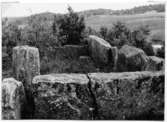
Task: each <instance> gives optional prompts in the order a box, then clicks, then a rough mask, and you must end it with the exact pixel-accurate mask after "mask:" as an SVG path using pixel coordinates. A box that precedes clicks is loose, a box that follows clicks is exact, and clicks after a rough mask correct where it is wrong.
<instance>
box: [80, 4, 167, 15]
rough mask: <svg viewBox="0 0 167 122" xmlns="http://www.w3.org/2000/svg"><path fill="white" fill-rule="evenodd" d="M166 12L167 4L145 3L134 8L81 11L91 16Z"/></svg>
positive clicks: (81, 13)
mask: <svg viewBox="0 0 167 122" xmlns="http://www.w3.org/2000/svg"><path fill="white" fill-rule="evenodd" d="M149 11H155V12H165V4H156V5H145V6H139V7H134V8H132V9H123V10H111V9H94V10H86V11H81V12H79V14H80V15H84V16H85V17H90V16H94V15H125V14H126V15H129V14H143V13H145V12H149Z"/></svg>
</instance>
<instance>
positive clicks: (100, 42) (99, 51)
mask: <svg viewBox="0 0 167 122" xmlns="http://www.w3.org/2000/svg"><path fill="white" fill-rule="evenodd" d="M88 46H89V51H90V53H91V56H92V58H93V59H94V61H95V62H97V63H103V64H108V63H109V53H110V50H111V45H110V44H109V43H108V42H107V41H105V40H104V39H102V38H99V37H97V36H93V35H90V36H89V40H88Z"/></svg>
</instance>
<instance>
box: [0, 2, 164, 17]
mask: <svg viewBox="0 0 167 122" xmlns="http://www.w3.org/2000/svg"><path fill="white" fill-rule="evenodd" d="M89 1H90V0H89ZM89 1H88V0H87V1H84V2H83V1H81V2H79V3H78V2H71V1H70V2H69V1H67V0H66V1H64V2H57V3H55V2H54V3H53V2H52V1H51V2H50V1H49V2H47V3H46V2H41V3H39V2H32V1H31V2H21V1H17V2H3V3H2V4H1V8H2V9H1V12H2V17H22V16H29V15H31V14H36V13H41V12H53V13H66V12H67V6H68V5H70V6H71V7H72V8H73V9H74V11H82V10H88V9H97V8H105V9H112V10H120V9H128V8H133V7H135V6H141V5H149V4H158V3H160V2H157V1H156V2H155V1H147V0H138V1H137V0H131V1H130V0H122V1H121V0H115V2H114V1H113V2H108V1H107V2H95V1H94V2H89ZM96 1H97V0H96ZM103 1H104V0H103ZM161 3H162V1H161Z"/></svg>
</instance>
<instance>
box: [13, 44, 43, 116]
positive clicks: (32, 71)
mask: <svg viewBox="0 0 167 122" xmlns="http://www.w3.org/2000/svg"><path fill="white" fill-rule="evenodd" d="M13 73H14V77H15V78H16V79H17V80H19V81H21V82H22V83H23V85H24V88H25V93H26V98H27V103H26V105H25V110H24V112H23V113H24V114H23V116H24V117H23V118H25V119H26V118H32V117H33V111H34V101H33V96H32V92H31V91H32V90H31V84H32V79H33V77H34V76H36V75H39V74H40V62H39V51H38V49H37V48H35V47H29V46H27V45H26V46H17V47H14V48H13Z"/></svg>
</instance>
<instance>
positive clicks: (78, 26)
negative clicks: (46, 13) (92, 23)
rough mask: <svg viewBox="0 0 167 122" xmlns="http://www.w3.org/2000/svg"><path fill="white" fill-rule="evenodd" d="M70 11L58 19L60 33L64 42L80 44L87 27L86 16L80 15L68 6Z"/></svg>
mask: <svg viewBox="0 0 167 122" xmlns="http://www.w3.org/2000/svg"><path fill="white" fill-rule="evenodd" d="M68 12H69V13H68V14H65V15H64V16H63V17H61V18H60V19H59V20H58V24H59V29H60V32H59V34H60V36H61V37H63V38H64V40H65V41H64V42H65V43H64V44H79V43H80V41H81V39H82V38H83V32H84V29H85V23H84V17H83V16H82V17H79V15H78V14H77V13H75V12H74V11H73V10H72V8H71V7H68Z"/></svg>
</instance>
